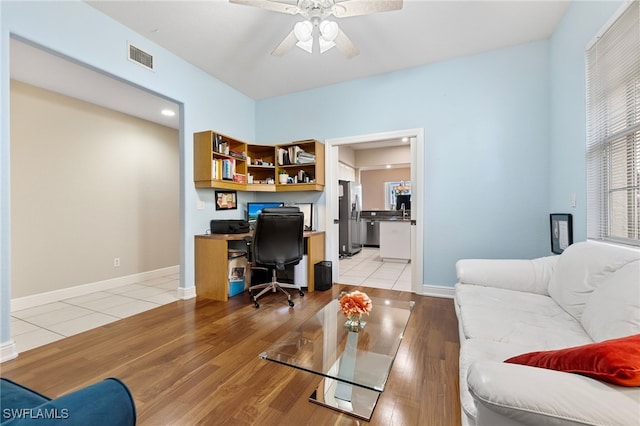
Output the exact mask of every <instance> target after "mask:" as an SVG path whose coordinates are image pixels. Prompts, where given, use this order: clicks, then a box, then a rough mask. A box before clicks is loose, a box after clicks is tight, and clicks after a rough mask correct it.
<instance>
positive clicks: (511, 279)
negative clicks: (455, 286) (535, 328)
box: [456, 256, 558, 295]
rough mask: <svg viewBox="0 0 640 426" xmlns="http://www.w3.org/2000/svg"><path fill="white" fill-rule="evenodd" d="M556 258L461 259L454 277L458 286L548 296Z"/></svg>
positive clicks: (457, 263)
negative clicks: (479, 286) (481, 287)
mask: <svg viewBox="0 0 640 426" xmlns="http://www.w3.org/2000/svg"><path fill="white" fill-rule="evenodd" d="M557 261H558V256H547V257H540V258H538V259H532V260H528V259H526V260H525V259H461V260H458V261H457V262H456V275H457V277H458V282H459V283H461V284H475V285H481V286H485V287H499V288H504V289H507V290H518V291H525V292H528V293H538V294H544V295H548V294H549V293H548V288H549V280H550V279H551V275H552V274H553V269H554V267H555V265H556V263H557Z"/></svg>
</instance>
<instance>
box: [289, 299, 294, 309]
mask: <svg viewBox="0 0 640 426" xmlns="http://www.w3.org/2000/svg"><path fill="white" fill-rule="evenodd" d="M289 306H291V307H292V308H293V300H289Z"/></svg>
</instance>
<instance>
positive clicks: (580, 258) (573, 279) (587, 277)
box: [549, 242, 640, 320]
mask: <svg viewBox="0 0 640 426" xmlns="http://www.w3.org/2000/svg"><path fill="white" fill-rule="evenodd" d="M638 259H640V251H638V250H633V249H629V248H625V247H620V246H613V245H610V244H604V243H597V242H581V243H576V244H572V245H570V246H569V247H567V249H566V250H565V251H564V252H563V253H562V255H560V258H559V259H558V263H557V265H556V267H555V269H554V272H553V275H552V276H551V280H550V281H549V295H550V296H551V297H552V298H553V299H554V300H555V301H556V302H557V303H558V304H559V305H560V306H562V307H563V308H564V310H566V311H567V312H569V313H570V314H571V315H572V316H573V317H574V318H576V319H577V320H580V318H581V317H582V313H583V311H584V308H585V305H586V303H587V302H588V300H589V298H590V297H591V294H592V293H593V291H594V290H595V289H596V288H598V287H599V286H600V284H601V283H602V282H604V281H605V280H606V279H607V278H608V277H609V276H611V274H613V273H614V272H616V271H617V270H618V269H620V268H622V267H623V266H624V265H626V264H627V263H629V262H633V261H636V260H638Z"/></svg>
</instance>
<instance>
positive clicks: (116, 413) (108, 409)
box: [2, 378, 136, 426]
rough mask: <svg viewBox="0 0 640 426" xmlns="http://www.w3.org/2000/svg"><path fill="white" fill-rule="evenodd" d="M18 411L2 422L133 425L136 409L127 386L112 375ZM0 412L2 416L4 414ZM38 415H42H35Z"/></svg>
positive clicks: (13, 423)
mask: <svg viewBox="0 0 640 426" xmlns="http://www.w3.org/2000/svg"><path fill="white" fill-rule="evenodd" d="M24 408H25V409H30V410H28V411H24V410H23V411H22V413H23V414H22V415H14V416H12V417H13V418H12V419H11V420H9V421H7V422H3V423H2V425H3V426H5V425H11V426H16V425H34V424H38V425H47V426H48V425H61V426H76V425H77V426H86V425H91V426H130V425H131V426H133V425H135V424H136V408H135V403H134V401H133V397H132V396H131V393H130V392H129V389H128V388H127V386H126V385H125V384H124V383H122V382H121V381H120V380H118V379H115V378H109V379H105V380H103V381H101V382H98V383H95V384H93V385H90V386H87V387H85V388H82V389H78V390H77V391H75V392H71V393H68V394H66V395H63V396H61V397H59V398H55V399H52V400H50V401H47V402H45V403H43V404H41V405H38V406H37V407H24ZM4 414H5V413H4V412H3V416H4ZM38 415H41V416H46V417H36V416H38Z"/></svg>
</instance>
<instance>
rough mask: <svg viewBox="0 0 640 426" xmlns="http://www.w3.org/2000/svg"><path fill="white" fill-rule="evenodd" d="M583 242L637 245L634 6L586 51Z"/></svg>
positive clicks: (638, 35) (639, 26) (639, 53)
mask: <svg viewBox="0 0 640 426" xmlns="http://www.w3.org/2000/svg"><path fill="white" fill-rule="evenodd" d="M586 83H587V237H588V238H591V239H598V240H610V241H614V242H621V243H625V244H633V245H640V2H639V1H638V0H635V1H633V2H632V3H631V4H629V6H628V7H627V8H626V9H625V10H624V12H622V14H621V15H620V16H619V17H618V18H617V19H616V20H615V21H614V22H613V24H612V25H611V26H610V27H609V28H608V29H606V30H605V32H604V33H603V34H602V35H601V36H600V37H599V38H598V39H597V40H596V41H595V43H594V44H593V45H592V46H591V47H590V48H589V49H588V50H587V52H586Z"/></svg>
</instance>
